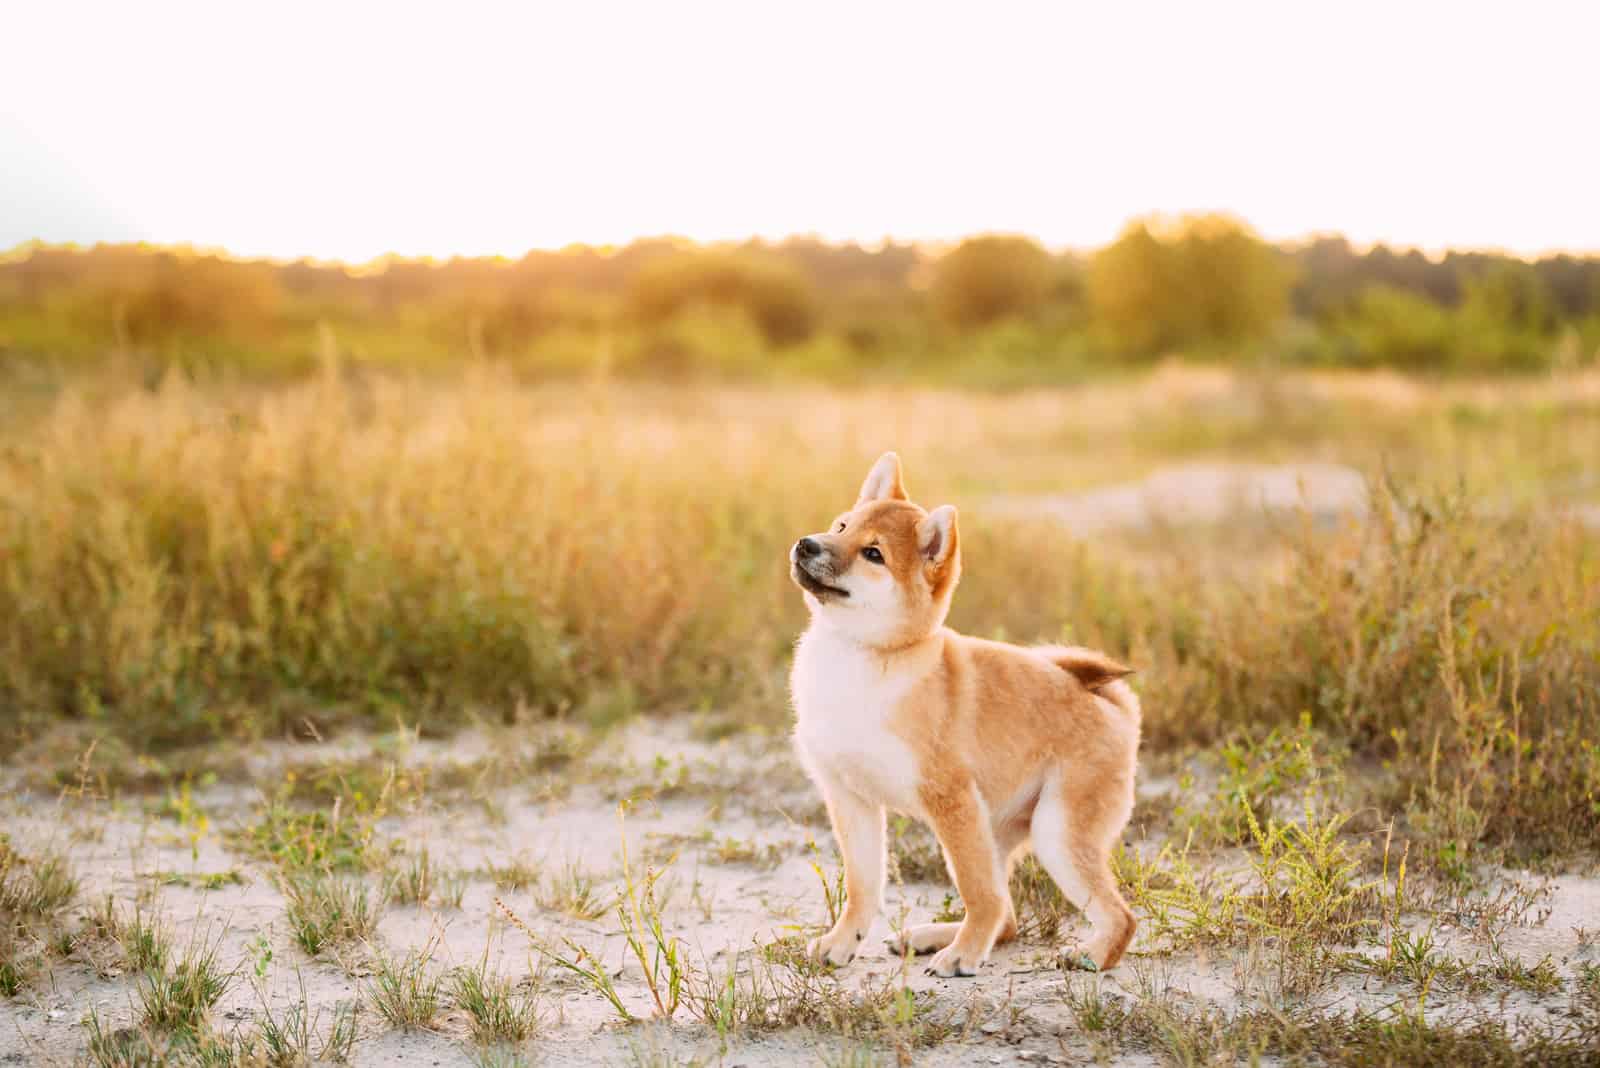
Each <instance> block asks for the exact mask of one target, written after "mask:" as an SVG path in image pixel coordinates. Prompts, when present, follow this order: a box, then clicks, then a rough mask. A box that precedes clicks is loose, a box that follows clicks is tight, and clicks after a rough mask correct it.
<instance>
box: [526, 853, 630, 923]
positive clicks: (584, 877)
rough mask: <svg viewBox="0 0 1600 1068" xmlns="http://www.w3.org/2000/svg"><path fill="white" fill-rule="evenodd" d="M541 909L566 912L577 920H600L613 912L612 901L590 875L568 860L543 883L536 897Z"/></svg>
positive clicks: (574, 862)
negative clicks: (607, 898)
mask: <svg viewBox="0 0 1600 1068" xmlns="http://www.w3.org/2000/svg"><path fill="white" fill-rule="evenodd" d="M534 900H535V901H537V902H538V905H539V907H540V908H543V909H549V910H550V911H552V912H561V913H565V914H566V915H568V916H571V917H572V918H573V919H576V920H597V919H599V918H600V917H601V916H604V915H605V914H606V913H607V912H610V911H611V907H612V902H610V901H608V900H606V898H605V896H604V895H603V894H602V893H601V892H600V890H599V888H598V886H597V885H596V883H595V880H594V877H593V876H591V875H589V874H588V873H587V872H585V871H584V870H583V868H582V867H580V866H579V865H578V863H577V862H576V861H569V862H567V863H566V864H565V865H563V866H562V868H561V870H560V871H556V872H552V873H551V874H550V876H549V877H548V878H547V879H546V880H545V881H544V882H543V883H541V884H540V886H539V892H538V893H537V894H536V895H535V896H534Z"/></svg>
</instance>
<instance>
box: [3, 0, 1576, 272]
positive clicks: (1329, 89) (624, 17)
mask: <svg viewBox="0 0 1600 1068" xmlns="http://www.w3.org/2000/svg"><path fill="white" fill-rule="evenodd" d="M3 26H4V30H3V33H0V248H4V247H10V246H11V245H13V244H15V243H17V242H20V241H23V240H26V239H29V238H35V237H37V238H43V239H45V240H49V241H79V242H92V241H96V240H135V239H143V240H149V241H157V242H192V243H195V244H200V245H208V246H224V247H226V248H228V249H231V250H233V251H235V252H238V253H241V254H267V255H275V256H294V255H301V254H310V255H315V256H321V257H330V258H335V257H336V258H344V259H357V260H359V259H365V258H368V257H371V256H373V255H376V254H379V253H382V252H385V251H389V250H394V251H398V252H402V253H405V254H409V255H423V254H428V255H448V254H451V253H472V254H476V253H492V252H499V253H505V254H511V255H515V254H518V253H521V252H522V251H524V250H526V249H528V248H530V247H536V246H546V247H549V246H559V245H562V244H565V243H568V242H572V241H588V242H623V241H626V240H628V239H630V238H633V237H636V236H639V235H644V234H660V233H665V232H672V233H679V234H687V235H689V236H691V237H696V238H701V239H715V238H740V237H747V236H750V235H765V236H781V235H785V234H790V233H816V234H820V235H822V236H824V237H828V238H852V239H859V240H869V241H870V240H876V239H879V238H882V237H884V236H895V237H900V238H922V239H941V238H950V237H957V236H961V235H964V234H969V233H973V232H978V231H985V230H1007V231H1021V232H1026V233H1030V234H1033V235H1036V236H1037V237H1039V238H1041V239H1043V240H1045V241H1046V242H1047V243H1049V244H1052V245H1070V246H1090V245H1095V244H1099V243H1102V242H1104V241H1106V240H1108V239H1110V238H1111V237H1112V236H1114V235H1115V233H1116V231H1117V230H1118V229H1119V228H1120V226H1121V224H1122V223H1123V222H1124V221H1125V220H1126V219H1128V218H1129V217H1131V216H1134V215H1138V214H1142V213H1146V212H1150V211H1168V212H1177V211H1188V210H1214V209H1220V210H1227V211H1232V212H1235V213H1237V214H1239V215H1242V216H1244V217H1245V218H1247V219H1248V220H1250V221H1251V222H1253V223H1254V224H1255V225H1256V226H1257V227H1258V228H1259V229H1260V230H1262V231H1263V232H1264V233H1266V234H1267V235H1268V236H1270V237H1274V238H1292V237H1297V236H1302V235H1305V234H1307V233H1310V232H1314V231H1329V230H1335V231H1342V232H1344V233H1345V234H1347V235H1349V236H1350V237H1351V238H1352V239H1353V240H1355V241H1357V242H1358V243H1366V242H1371V241H1377V240H1382V241H1388V242H1391V243H1398V244H1403V245H1418V246H1422V247H1424V248H1429V249H1437V248H1442V247H1444V246H1473V247H1496V248H1508V249H1512V250H1516V251H1520V252H1525V253H1533V252H1539V251H1543V250H1549V249H1556V248H1566V249H1576V250H1591V251H1600V197H1597V195H1596V191H1597V190H1600V137H1597V136H1596V131H1597V129H1600V108H1597V104H1600V80H1597V78H1596V74H1595V71H1596V64H1597V63H1600V51H1597V49H1600V4H1597V3H1592V2H1581V0H1580V2H1575V3H1571V4H1556V3H1538V2H1523V3H1518V4H1510V3H1504V2H1496V3H1483V4H1471V3H1463V2H1457V3H1446V4H1432V3H1406V2H1400V0H1388V2H1385V3H1376V4H1373V3H1365V2H1352V0H1345V2H1341V3H1337V4H1317V5H1312V4H1302V3H1284V2H1281V0H1279V2H1274V3H1262V4H1227V3H1221V2H1216V3H1194V2H1192V0H1191V2H1185V3H1173V4H1135V3H1083V4H1067V3H1037V4H1026V5H1012V4H1005V3H994V2H986V3H971V2H967V3H961V4H948V5H939V4H932V3H919V4H898V3H896V4H890V3H875V2H868V0H857V2H854V3H849V4H837V5H836V4H830V3H810V4H796V3H781V4H780V3H760V2H757V0H746V2H744V3H734V4H726V5H706V4H695V3H690V2H687V0H674V2H671V3H655V2H640V3H638V4H626V5H625V4H617V3H610V2H595V0H564V2H552V3H543V4H531V3H529V4H511V3H505V4H496V5H484V6H479V5H474V4H469V3H448V4H442V3H434V4H426V5H423V4H417V5H415V6H412V5H403V4H400V3H398V2H390V3H383V4H365V3H360V4H358V3H354V2H345V0H322V2H319V3H316V4H305V5H301V4H295V3H272V4H267V3H255V4H244V3H237V4H236V3H216V2H215V0H211V2H208V3H204V4H194V5H178V4H166V3H160V2H158V0H147V2H141V3H128V2H127V0H116V2H114V3H106V4H103V5H97V4H85V3H81V2H72V0H41V2H34V3H15V4H9V5H7V9H6V12H5V15H4V18H3Z"/></svg>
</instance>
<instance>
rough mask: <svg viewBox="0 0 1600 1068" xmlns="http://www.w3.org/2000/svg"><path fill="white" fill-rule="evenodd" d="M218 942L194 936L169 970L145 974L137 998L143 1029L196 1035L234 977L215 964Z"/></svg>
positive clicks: (200, 935)
mask: <svg viewBox="0 0 1600 1068" xmlns="http://www.w3.org/2000/svg"><path fill="white" fill-rule="evenodd" d="M219 942H220V938H219V939H217V940H211V939H209V938H208V936H207V935H206V934H197V935H196V936H195V938H194V939H193V940H192V941H191V942H190V943H189V945H188V946H187V947H186V948H185V950H184V954H183V956H182V957H181V958H180V959H179V960H178V961H177V962H176V963H175V964H173V965H172V966H171V967H170V968H167V969H162V970H159V971H158V970H154V969H152V970H149V971H146V972H144V973H143V975H141V976H140V979H139V987H138V996H139V1003H140V1006H141V1008H142V1010H143V1019H144V1023H145V1024H146V1026H148V1027H150V1028H152V1029H153V1030H155V1031H159V1032H177V1033H182V1034H185V1035H191V1036H192V1035H196V1034H198V1033H199V1031H200V1028H201V1025H202V1024H203V1023H204V1022H205V1020H206V1015H207V1014H208V1013H209V1012H210V1011H211V1007H212V1006H213V1005H215V1004H216V1003H217V1000H218V999H219V998H221V997H222V995H223V994H224V993H226V992H227V990H228V987H230V986H231V985H233V981H234V973H233V972H231V971H223V970H222V967H221V966H220V965H219V964H218V962H217V950H218V946H219Z"/></svg>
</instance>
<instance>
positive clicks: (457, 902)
mask: <svg viewBox="0 0 1600 1068" xmlns="http://www.w3.org/2000/svg"><path fill="white" fill-rule="evenodd" d="M465 891H466V880H465V878H464V877H463V876H462V874H461V873H460V872H457V871H453V870H449V869H441V868H440V867H439V865H438V864H437V863H436V862H435V861H434V859H433V854H432V853H430V852H429V851H428V848H427V847H426V846H424V847H423V848H422V849H420V850H418V851H417V852H416V853H414V854H412V855H410V856H406V857H400V858H397V859H396V860H395V861H394V862H393V864H392V866H391V867H390V868H389V870H388V871H387V872H386V873H385V874H384V879H383V896H384V897H385V898H386V899H387V900H389V901H392V902H394V903H396V904H399V905H426V904H428V903H430V902H433V901H437V902H438V903H439V904H441V905H446V906H449V907H450V908H460V907H461V897H462V895H463V894H464V893H465Z"/></svg>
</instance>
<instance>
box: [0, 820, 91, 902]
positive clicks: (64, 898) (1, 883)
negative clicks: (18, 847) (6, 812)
mask: <svg viewBox="0 0 1600 1068" xmlns="http://www.w3.org/2000/svg"><path fill="white" fill-rule="evenodd" d="M77 894H78V880H77V877H76V876H75V875H73V873H72V868H71V867H70V866H69V865H68V864H67V859H66V857H64V856H62V855H61V854H59V853H44V854H41V855H39V856H37V857H34V858H31V859H30V858H27V857H24V856H22V855H21V854H20V853H18V852H16V851H15V850H14V849H12V848H11V843H10V840H9V839H8V838H6V837H4V836H0V915H3V914H5V913H11V914H13V915H16V916H21V917H25V918H31V919H49V918H51V917H53V916H54V915H55V914H56V913H58V912H60V911H61V910H62V909H64V908H66V907H67V905H69V904H70V903H71V902H72V899H73V898H74V897H76V896H77Z"/></svg>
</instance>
